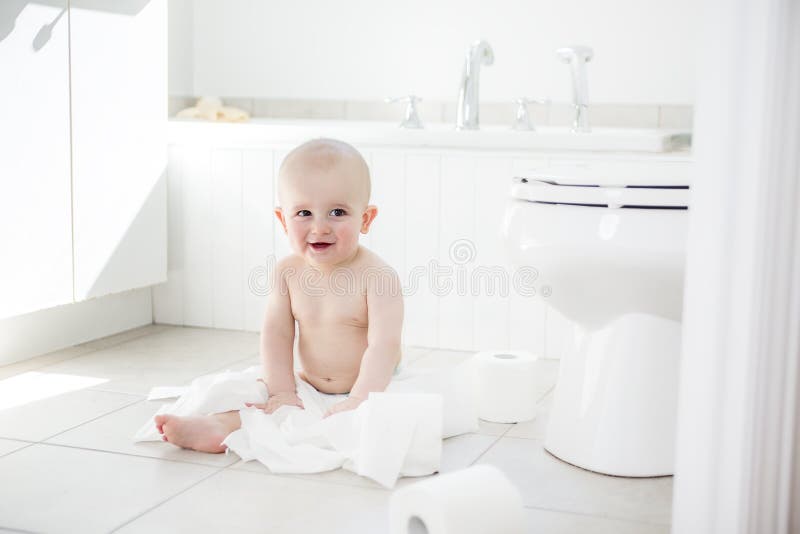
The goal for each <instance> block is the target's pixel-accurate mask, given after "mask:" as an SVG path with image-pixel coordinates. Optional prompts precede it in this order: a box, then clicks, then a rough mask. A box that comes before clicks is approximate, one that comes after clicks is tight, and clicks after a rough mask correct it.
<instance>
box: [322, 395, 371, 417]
mask: <svg viewBox="0 0 800 534" xmlns="http://www.w3.org/2000/svg"><path fill="white" fill-rule="evenodd" d="M362 402H364V399H363V398H361V397H353V396H352V395H351V396H350V397H347V398H346V399H345V400H343V401H342V402H337V403H336V404H334V405H333V406H331V407H330V408H329V409H328V411H327V412H325V415H324V416H323V417H328V416H329V415H333V414H335V413H339V412H346V411H347V410H355V409H356V408H358V405H359V404H361V403H362Z"/></svg>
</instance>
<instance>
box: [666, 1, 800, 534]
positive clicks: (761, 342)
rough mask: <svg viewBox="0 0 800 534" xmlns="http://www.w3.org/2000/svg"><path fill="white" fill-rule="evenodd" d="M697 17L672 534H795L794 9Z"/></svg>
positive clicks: (736, 4)
mask: <svg viewBox="0 0 800 534" xmlns="http://www.w3.org/2000/svg"><path fill="white" fill-rule="evenodd" d="M703 17H704V19H703V23H702V24H701V25H700V31H701V35H700V40H701V42H703V43H704V45H703V46H702V47H701V57H700V61H699V62H698V64H699V68H700V70H699V72H698V80H699V84H698V93H697V99H696V110H697V111H696V114H695V134H694V155H695V158H694V159H695V165H694V176H693V182H692V183H693V186H692V204H691V210H690V219H689V220H690V225H689V245H688V258H687V278H686V288H685V299H684V339H683V354H682V358H681V376H680V392H679V410H678V435H677V451H676V470H675V473H676V474H675V486H674V487H675V493H674V500H673V518H672V528H673V532H675V533H679V534H684V533H695V532H697V533H703V534H709V533H719V534H723V533H724V534H737V533H748V534H749V533H753V534H760V533H788V532H800V517H799V516H800V510H798V508H800V465H798V464H799V463H800V408H798V403H800V394H798V387H799V386H800V377H799V373H800V366H798V359H800V213H798V211H799V210H800V0H758V1H748V0H729V1H725V0H708V1H707V2H706V3H705V13H704V15H703ZM676 38H677V37H676ZM792 504H794V506H792Z"/></svg>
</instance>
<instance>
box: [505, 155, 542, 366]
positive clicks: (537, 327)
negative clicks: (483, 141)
mask: <svg viewBox="0 0 800 534" xmlns="http://www.w3.org/2000/svg"><path fill="white" fill-rule="evenodd" d="M546 163H547V160H546V159H545V158H544V157H542V158H521V159H515V160H513V162H512V168H511V173H512V175H514V174H517V173H520V172H523V171H525V170H528V169H531V168H535V167H542V166H544V165H546ZM518 267H519V266H514V267H512V269H516V268H518ZM528 267H533V268H534V269H535V268H536V265H530V266H528ZM512 274H513V273H512ZM546 283H547V281H546V280H542V279H541V277H539V278H538V279H537V280H535V282H534V287H535V289H536V294H535V295H533V296H527V295H526V294H524V293H523V292H521V291H518V290H516V289H515V288H514V286H513V285H512V288H511V293H510V294H509V299H508V313H509V315H508V318H509V321H508V323H509V348H511V349H512V350H522V349H524V350H529V351H531V352H533V353H534V354H536V355H538V356H543V355H544V354H545V304H544V300H543V297H542V296H541V294H540V293H539V290H540V289H541V287H542V285H543V284H546Z"/></svg>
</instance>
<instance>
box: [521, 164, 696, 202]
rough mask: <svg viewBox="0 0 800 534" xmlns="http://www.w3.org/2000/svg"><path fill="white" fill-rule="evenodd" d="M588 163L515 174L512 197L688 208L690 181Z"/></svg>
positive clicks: (530, 199)
mask: <svg viewBox="0 0 800 534" xmlns="http://www.w3.org/2000/svg"><path fill="white" fill-rule="evenodd" d="M602 170H603V169H598V168H594V167H588V166H569V167H565V166H562V167H547V168H543V169H535V170H532V171H530V172H527V173H523V174H521V175H518V176H515V177H514V179H513V185H512V188H511V196H512V197H514V198H517V199H520V200H527V201H530V202H541V203H546V204H568V205H573V206H587V207H603V208H636V209H687V208H688V206H689V185H688V183H687V182H688V180H687V179H686V178H685V177H682V176H671V175H669V176H663V175H662V176H659V174H663V173H652V172H649V173H648V172H642V173H636V174H631V173H620V172H614V171H617V169H614V170H611V171H606V172H601V171H602Z"/></svg>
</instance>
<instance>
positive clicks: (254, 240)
mask: <svg viewBox="0 0 800 534" xmlns="http://www.w3.org/2000/svg"><path fill="white" fill-rule="evenodd" d="M272 183H273V162H272V152H271V151H268V150H246V151H244V152H243V153H242V209H243V212H244V213H243V224H244V262H243V272H242V277H243V279H244V281H245V291H244V328H245V330H253V331H257V330H260V329H261V323H262V320H263V316H264V306H265V304H266V300H267V298H266V291H268V289H269V281H270V277H269V275H270V270H271V269H272V268H274V266H275V262H276V258H275V236H274V230H273V221H274V220H275V215H273V209H274V206H275V198H274V194H273V186H272Z"/></svg>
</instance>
